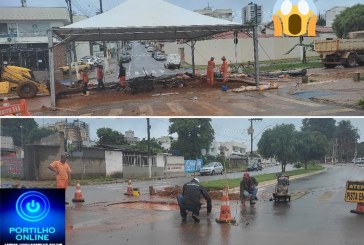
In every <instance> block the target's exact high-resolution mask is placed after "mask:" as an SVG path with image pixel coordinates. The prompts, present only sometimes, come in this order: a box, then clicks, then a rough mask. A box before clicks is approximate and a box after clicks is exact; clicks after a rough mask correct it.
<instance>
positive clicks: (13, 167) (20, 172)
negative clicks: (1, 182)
mask: <svg viewBox="0 0 364 245" xmlns="http://www.w3.org/2000/svg"><path fill="white" fill-rule="evenodd" d="M23 166H24V165H23V158H8V157H2V158H1V160H0V171H1V172H0V173H1V178H6V177H7V178H20V179H21V178H23V177H24V167H23Z"/></svg>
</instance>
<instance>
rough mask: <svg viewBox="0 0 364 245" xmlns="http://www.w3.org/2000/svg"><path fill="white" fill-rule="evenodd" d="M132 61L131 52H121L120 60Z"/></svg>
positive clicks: (123, 61) (124, 61)
mask: <svg viewBox="0 0 364 245" xmlns="http://www.w3.org/2000/svg"><path fill="white" fill-rule="evenodd" d="M130 61H131V55H130V54H129V53H122V54H120V62H122V63H129V62H130Z"/></svg>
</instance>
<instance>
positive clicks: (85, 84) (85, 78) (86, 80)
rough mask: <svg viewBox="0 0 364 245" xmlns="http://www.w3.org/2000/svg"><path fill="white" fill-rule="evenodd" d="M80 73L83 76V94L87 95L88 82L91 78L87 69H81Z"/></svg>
mask: <svg viewBox="0 0 364 245" xmlns="http://www.w3.org/2000/svg"><path fill="white" fill-rule="evenodd" d="M79 73H80V75H81V78H82V94H83V95H84V96H87V90H88V87H87V85H88V83H89V81H90V80H89V78H88V75H87V72H85V71H79Z"/></svg>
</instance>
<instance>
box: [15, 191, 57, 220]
mask: <svg viewBox="0 0 364 245" xmlns="http://www.w3.org/2000/svg"><path fill="white" fill-rule="evenodd" d="M49 210H50V203H49V200H48V198H47V197H46V196H45V195H44V194H42V193H40V192H38V191H28V192H25V193H23V194H22V195H21V196H20V197H19V198H18V200H17V201H16V212H17V213H18V215H19V217H20V218H22V219H23V220H26V221H30V222H38V221H40V220H42V219H44V218H45V217H46V216H47V215H48V213H49Z"/></svg>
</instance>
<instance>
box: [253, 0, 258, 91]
mask: <svg viewBox="0 0 364 245" xmlns="http://www.w3.org/2000/svg"><path fill="white" fill-rule="evenodd" d="M254 11H255V21H254V22H255V23H254V28H253V41H254V60H255V65H254V66H255V84H256V86H257V88H258V87H259V52H258V5H257V4H254Z"/></svg>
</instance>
